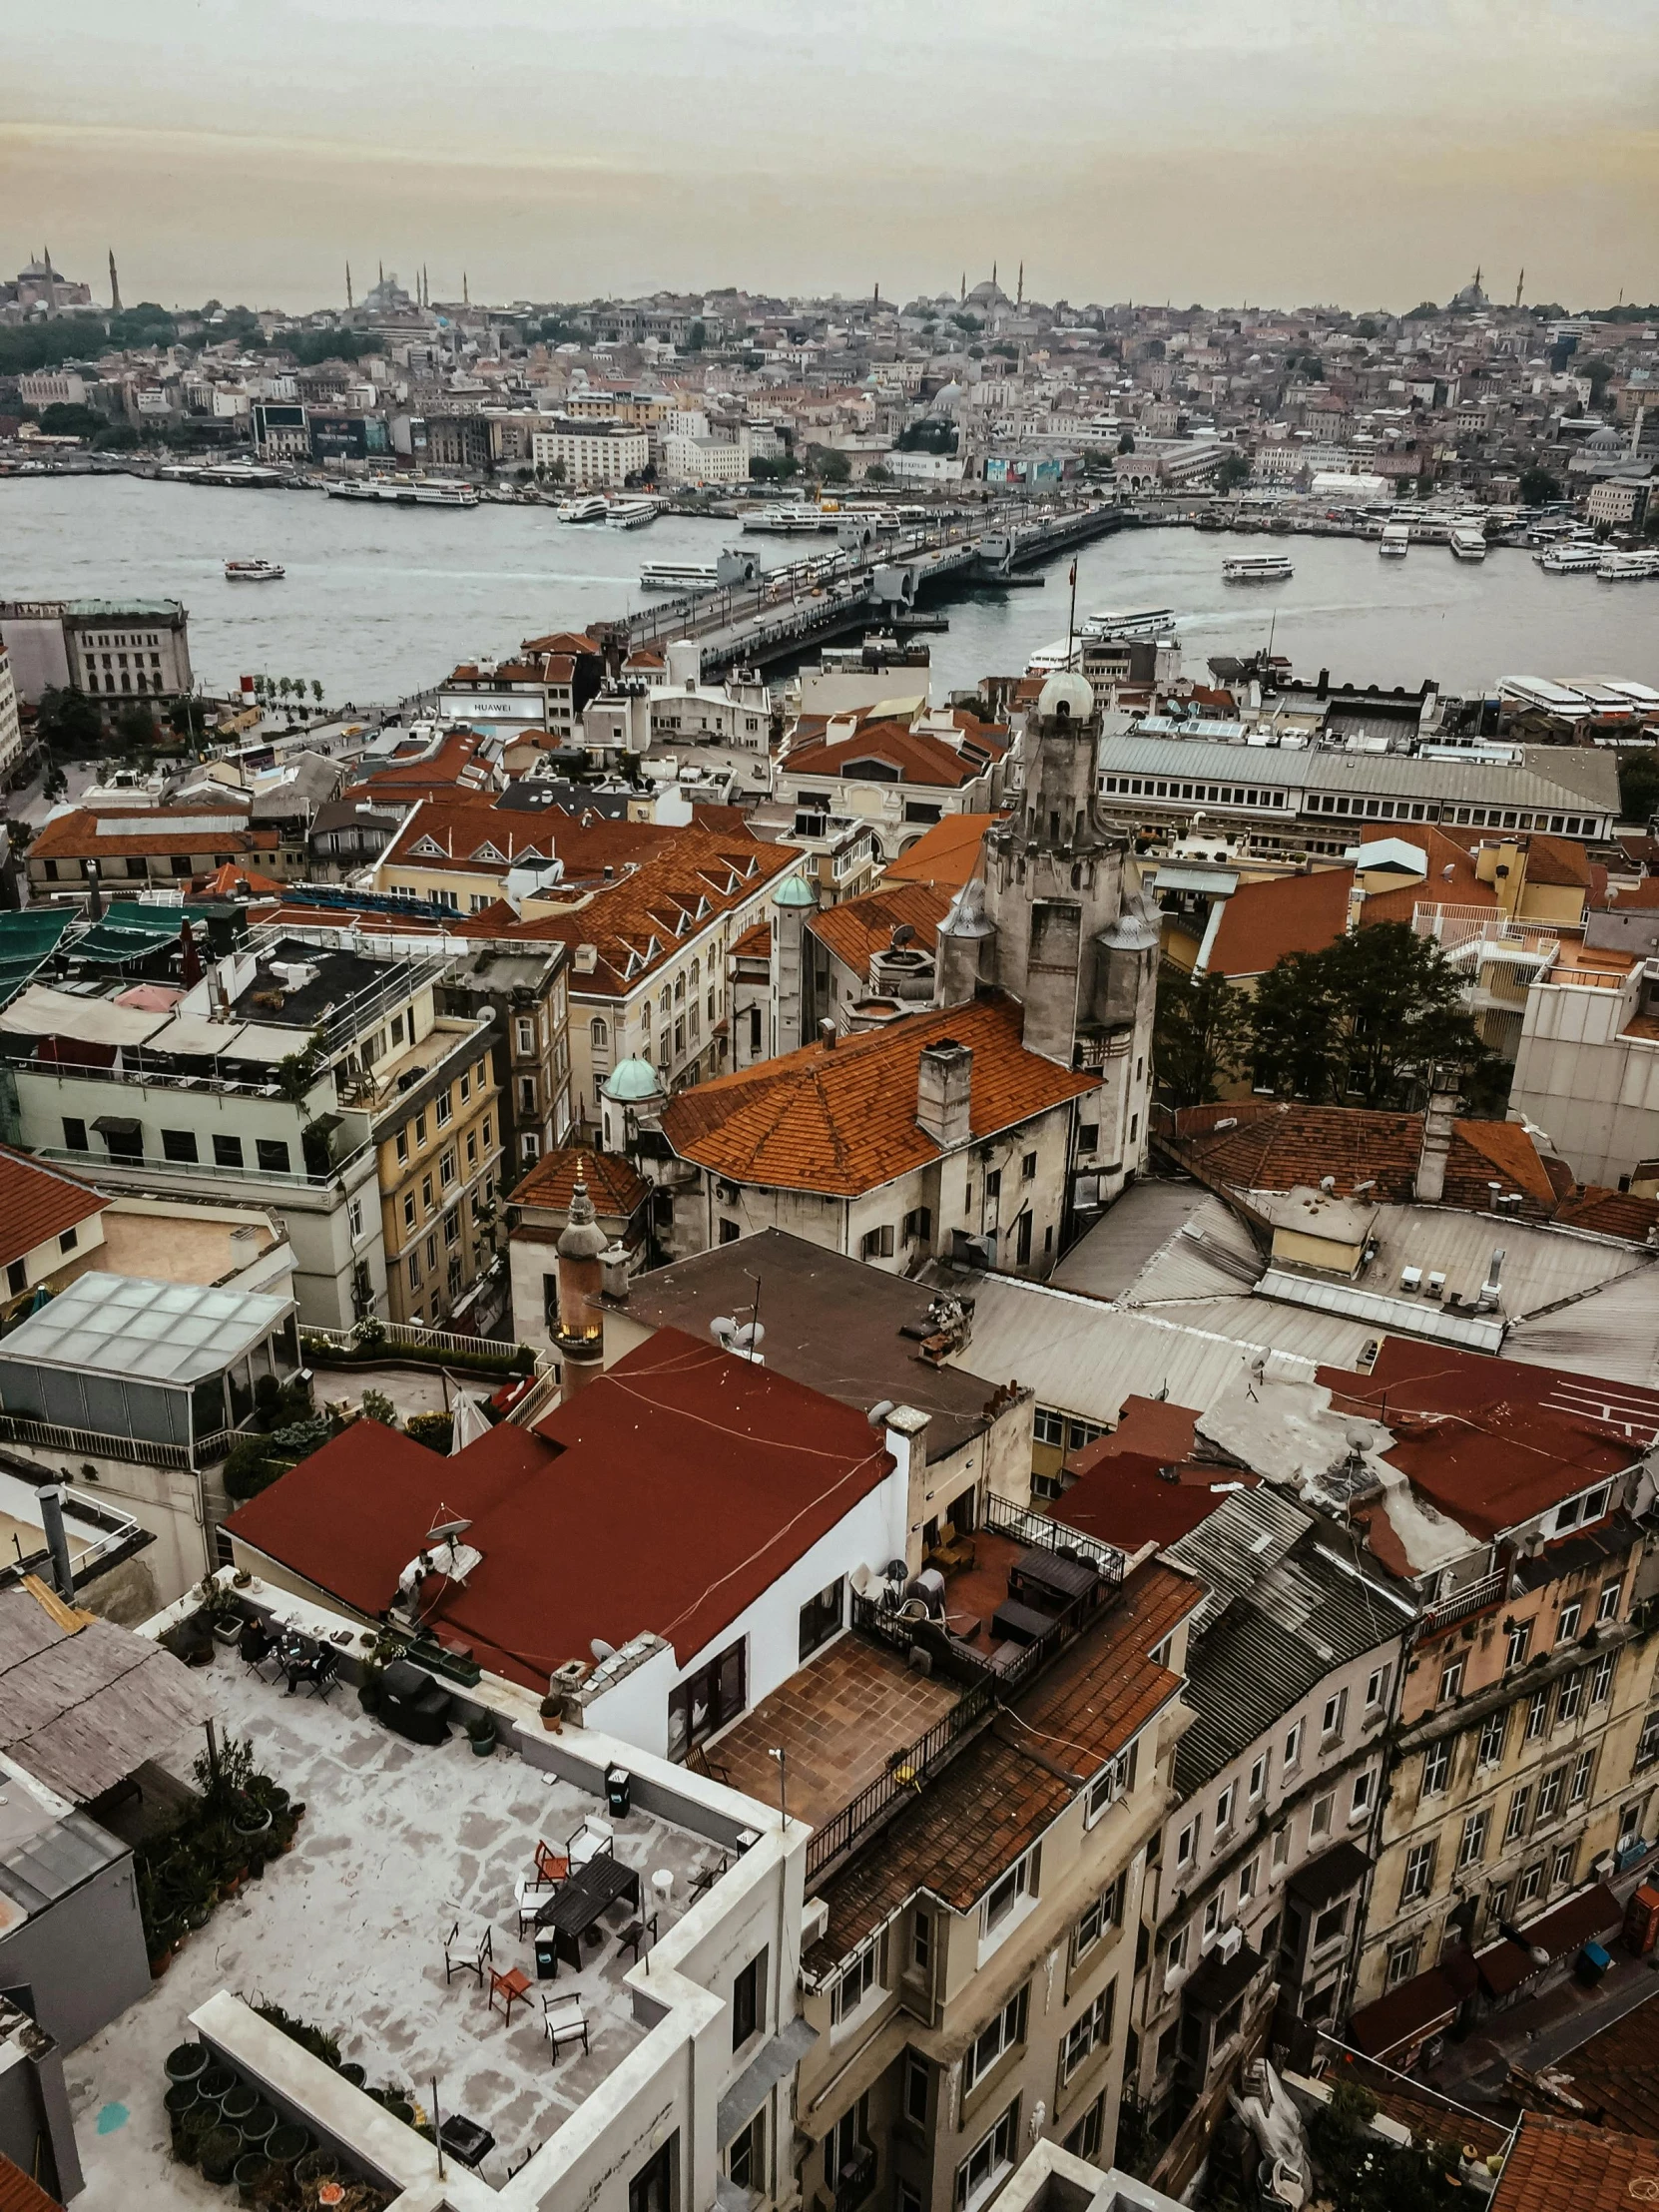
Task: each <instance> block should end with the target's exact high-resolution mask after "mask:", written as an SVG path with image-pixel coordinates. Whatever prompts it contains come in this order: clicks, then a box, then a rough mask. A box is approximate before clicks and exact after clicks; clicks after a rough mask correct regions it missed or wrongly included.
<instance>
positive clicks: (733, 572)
mask: <svg viewBox="0 0 1659 2212" xmlns="http://www.w3.org/2000/svg"><path fill="white" fill-rule="evenodd" d="M760 572H761V571H760V563H759V562H758V561H757V560H756V558H755V556H754V554H753V553H745V552H744V551H743V550H742V548H741V547H738V546H731V545H729V546H727V547H726V548H725V549H724V550H723V551H722V553H721V556H720V558H719V560H718V561H647V562H646V563H645V565H644V567H643V568H642V569H641V570H640V589H641V591H715V590H717V589H718V588H719V587H720V586H721V585H723V584H752V583H753V582H754V581H755V578H756V577H757V576H758V575H759V574H760Z"/></svg>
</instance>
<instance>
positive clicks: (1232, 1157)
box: [1171, 1099, 1558, 1219]
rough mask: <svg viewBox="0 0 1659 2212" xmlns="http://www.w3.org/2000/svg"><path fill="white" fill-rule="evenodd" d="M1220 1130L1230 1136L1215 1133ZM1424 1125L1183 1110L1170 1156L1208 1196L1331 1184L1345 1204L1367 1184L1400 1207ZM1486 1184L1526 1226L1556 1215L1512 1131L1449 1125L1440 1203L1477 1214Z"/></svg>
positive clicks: (1239, 1108) (1538, 1170)
mask: <svg viewBox="0 0 1659 2212" xmlns="http://www.w3.org/2000/svg"><path fill="white" fill-rule="evenodd" d="M1224 1121H1231V1122H1232V1123H1233V1124H1234V1127H1232V1128H1231V1129H1223V1128H1220V1127H1218V1126H1217V1125H1218V1124H1219V1123H1221V1122H1224ZM1422 1121H1423V1117H1422V1116H1421V1114H1393V1113H1374V1112H1372V1111H1370V1110H1369V1109H1367V1108H1364V1107H1358V1106H1303V1105H1298V1104H1286V1103H1283V1102H1281V1103H1274V1102H1271V1101H1269V1100H1267V1099H1233V1100H1230V1101H1227V1102H1224V1103H1222V1104H1220V1105H1216V1106H1193V1107H1186V1108H1183V1109H1182V1110H1181V1112H1179V1113H1178V1114H1177V1115H1176V1128H1175V1137H1174V1141H1173V1144H1172V1147H1171V1149H1172V1150H1173V1151H1174V1152H1175V1153H1176V1154H1177V1156H1178V1157H1179V1158H1180V1160H1181V1161H1182V1163H1183V1164H1184V1165H1185V1166H1187V1167H1188V1168H1189V1169H1190V1170H1191V1171H1192V1172H1193V1173H1194V1174H1195V1175H1197V1176H1198V1177H1199V1179H1200V1180H1201V1181H1202V1182H1205V1183H1207V1184H1209V1185H1210V1186H1211V1187H1212V1188H1219V1189H1223V1190H1232V1191H1253V1190H1254V1191H1291V1190H1297V1189H1299V1188H1314V1187H1317V1186H1318V1185H1319V1183H1320V1182H1321V1181H1322V1180H1323V1178H1324V1177H1326V1176H1328V1175H1330V1176H1335V1178H1336V1183H1337V1190H1338V1192H1339V1193H1340V1194H1342V1195H1344V1196H1346V1195H1347V1194H1348V1193H1349V1192H1351V1191H1352V1190H1353V1189H1354V1186H1355V1185H1356V1184H1357V1183H1364V1182H1370V1183H1373V1184H1374V1185H1375V1186H1376V1188H1375V1191H1374V1193H1373V1195H1374V1196H1375V1197H1376V1198H1377V1200H1378V1201H1379V1202H1380V1203H1389V1204H1394V1205H1404V1204H1407V1203H1409V1202H1410V1201H1411V1199H1412V1198H1413V1197H1414V1195H1415V1189H1416V1172H1417V1162H1418V1160H1419V1158H1420V1157H1421V1153H1422ZM1493 1183H1500V1184H1502V1186H1503V1190H1504V1194H1505V1195H1509V1194H1513V1193H1518V1194H1519V1195H1520V1196H1521V1197H1522V1198H1523V1199H1524V1200H1525V1201H1526V1202H1527V1203H1526V1205H1525V1206H1524V1207H1522V1208H1521V1209H1520V1211H1521V1212H1523V1213H1524V1214H1527V1215H1529V1216H1531V1217H1532V1218H1534V1219H1536V1218H1540V1217H1546V1216H1548V1215H1551V1214H1553V1213H1554V1211H1555V1208H1556V1205H1557V1202H1558V1198H1557V1191H1556V1186H1555V1183H1554V1181H1553V1179H1552V1177H1551V1175H1550V1172H1549V1169H1548V1168H1547V1167H1546V1166H1545V1164H1544V1161H1543V1159H1542V1158H1541V1157H1540V1155H1539V1152H1538V1148H1537V1146H1536V1145H1535V1144H1534V1143H1533V1141H1532V1139H1531V1138H1530V1137H1529V1136H1528V1135H1527V1134H1526V1131H1525V1130H1524V1129H1523V1128H1522V1127H1521V1125H1520V1123H1519V1122H1513V1121H1464V1120H1458V1121H1455V1122H1453V1123H1452V1129H1451V1149H1450V1151H1449V1152H1448V1154H1447V1156H1446V1171H1445V1193H1444V1203H1445V1204H1446V1205H1447V1206H1460V1207H1464V1208H1467V1209H1470V1210H1472V1211H1475V1212H1482V1213H1483V1212H1485V1211H1487V1210H1488V1209H1489V1207H1490V1205H1491V1191H1490V1188H1489V1186H1490V1185H1491V1184H1493Z"/></svg>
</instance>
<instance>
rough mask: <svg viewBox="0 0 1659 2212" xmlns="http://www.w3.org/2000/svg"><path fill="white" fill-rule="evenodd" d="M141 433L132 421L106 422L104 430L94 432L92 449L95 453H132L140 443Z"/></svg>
mask: <svg viewBox="0 0 1659 2212" xmlns="http://www.w3.org/2000/svg"><path fill="white" fill-rule="evenodd" d="M138 441H139V434H138V432H137V431H136V430H135V429H134V428H133V425H132V424H131V423H130V422H106V423H105V425H104V427H103V429H102V430H95V431H94V432H93V434H92V450H93V451H94V452H95V453H131V452H133V451H134V450H135V448H136V447H137V445H138Z"/></svg>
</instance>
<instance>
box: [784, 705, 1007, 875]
mask: <svg viewBox="0 0 1659 2212" xmlns="http://www.w3.org/2000/svg"><path fill="white" fill-rule="evenodd" d="M1007 743H1008V739H1007V732H1006V731H1005V730H1003V729H1000V728H993V727H992V726H990V725H987V724H985V723H981V722H979V721H978V720H977V719H976V718H975V717H974V716H972V715H970V714H968V713H966V712H965V711H964V710H962V709H959V708H950V707H945V708H937V709H923V711H922V712H921V713H920V714H919V715H918V716H916V717H915V718H914V719H913V720H912V721H910V722H908V723H903V722H896V721H887V720H882V719H879V718H877V717H871V716H861V715H847V716H839V717H836V716H831V717H830V718H828V719H827V720H826V721H825V722H824V725H823V728H822V730H810V729H803V728H802V726H800V725H798V726H797V731H796V734H795V736H794V738H793V739H792V741H791V743H790V745H789V749H788V751H787V752H786V753H785V755H784V757H783V759H782V760H781V761H780V762H779V764H778V775H777V783H776V795H777V799H778V802H779V804H780V805H781V806H789V807H794V808H795V809H796V810H797V811H798V812H800V813H803V814H807V815H823V816H830V817H845V818H849V819H851V820H853V821H856V822H862V823H867V824H868V826H869V828H870V829H871V830H872V831H873V833H874V835H875V838H876V841H877V843H878V845H879V847H880V852H881V856H882V857H883V858H885V859H889V860H891V859H896V858H897V857H898V855H899V854H900V853H901V852H902V851H903V850H904V849H905V848H906V847H907V846H908V845H910V844H913V843H914V842H915V840H916V838H917V837H919V836H920V835H921V834H922V832H923V830H929V829H931V828H932V826H933V825H934V824H935V823H937V822H940V821H942V820H943V819H944V817H945V816H946V815H947V814H985V813H988V812H989V811H990V810H991V809H992V808H993V807H994V806H995V805H996V803H997V800H998V797H999V796H1000V788H999V783H998V778H997V770H998V768H999V766H1000V764H1001V761H1002V758H1003V755H1004V754H1005V752H1006V751H1007Z"/></svg>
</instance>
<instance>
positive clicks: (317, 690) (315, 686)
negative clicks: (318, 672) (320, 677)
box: [311, 676, 322, 707]
mask: <svg viewBox="0 0 1659 2212" xmlns="http://www.w3.org/2000/svg"><path fill="white" fill-rule="evenodd" d="M311 697H312V698H313V699H314V700H315V701H316V703H317V705H318V706H319V707H320V706H321V704H322V686H321V685H320V684H319V683H318V682H317V680H316V678H315V677H314V676H313V677H312V678H311Z"/></svg>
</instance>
